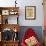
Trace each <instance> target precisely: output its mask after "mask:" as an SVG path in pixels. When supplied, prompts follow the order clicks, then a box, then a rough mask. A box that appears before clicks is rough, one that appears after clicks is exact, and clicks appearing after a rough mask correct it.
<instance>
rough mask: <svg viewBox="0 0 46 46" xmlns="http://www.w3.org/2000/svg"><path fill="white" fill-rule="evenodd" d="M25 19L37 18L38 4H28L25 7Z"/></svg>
mask: <svg viewBox="0 0 46 46" xmlns="http://www.w3.org/2000/svg"><path fill="white" fill-rule="evenodd" d="M25 19H26V20H34V19H36V6H26V7H25Z"/></svg>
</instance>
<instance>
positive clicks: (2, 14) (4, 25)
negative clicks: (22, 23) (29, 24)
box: [0, 7, 20, 46]
mask: <svg viewBox="0 0 46 46" xmlns="http://www.w3.org/2000/svg"><path fill="white" fill-rule="evenodd" d="M9 16H11V17H13V16H14V17H16V20H14V22H15V24H12V23H11V24H9V22H8V17H9ZM18 16H19V7H0V32H1V34H0V35H1V38H0V39H1V41H0V46H18V42H19V39H17V38H18V36H17V35H18V32H19V28H20V27H19V24H18ZM11 32H12V34H11ZM6 35H7V36H6ZM2 36H3V37H2ZM10 37H11V39H9V38H10ZM16 37H17V38H16ZM7 40H8V41H7Z"/></svg>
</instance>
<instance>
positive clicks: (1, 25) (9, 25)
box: [0, 24, 20, 32]
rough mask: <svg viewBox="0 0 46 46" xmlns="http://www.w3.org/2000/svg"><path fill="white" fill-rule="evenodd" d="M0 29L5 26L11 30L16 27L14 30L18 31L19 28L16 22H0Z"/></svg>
mask: <svg viewBox="0 0 46 46" xmlns="http://www.w3.org/2000/svg"><path fill="white" fill-rule="evenodd" d="M0 28H1V29H0V30H1V31H2V30H3V29H5V28H9V29H12V30H13V31H14V30H15V29H16V30H17V31H16V32H18V31H19V29H20V26H19V25H18V24H16V25H15V24H0Z"/></svg>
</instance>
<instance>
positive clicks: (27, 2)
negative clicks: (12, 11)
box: [0, 0, 43, 26]
mask: <svg viewBox="0 0 46 46" xmlns="http://www.w3.org/2000/svg"><path fill="white" fill-rule="evenodd" d="M14 1H15V0H9V1H8V0H0V6H2V7H4V6H5V7H7V6H8V7H9V6H15V3H14ZM42 2H43V1H42V0H39V1H38V0H33V1H32V0H17V3H18V4H17V6H19V15H20V16H19V24H20V26H43V6H42ZM25 6H36V20H25ZM10 18H12V17H9V20H10ZM20 18H21V19H20ZM13 22H15V21H13Z"/></svg>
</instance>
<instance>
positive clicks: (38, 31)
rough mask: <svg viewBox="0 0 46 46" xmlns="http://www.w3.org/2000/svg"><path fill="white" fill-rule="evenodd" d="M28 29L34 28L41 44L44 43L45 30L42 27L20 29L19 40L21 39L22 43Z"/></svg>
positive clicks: (22, 27)
mask: <svg viewBox="0 0 46 46" xmlns="http://www.w3.org/2000/svg"><path fill="white" fill-rule="evenodd" d="M28 28H32V29H33V30H34V31H35V32H36V34H37V37H38V39H39V41H40V42H41V43H43V30H42V26H21V27H20V32H19V39H20V41H21V40H22V38H23V36H24V33H25V31H26V30H27V29H28Z"/></svg>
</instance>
